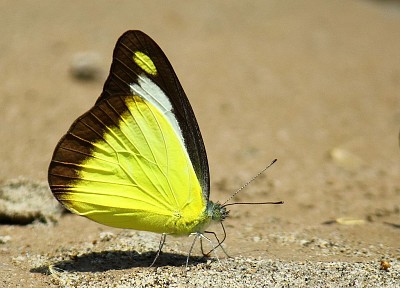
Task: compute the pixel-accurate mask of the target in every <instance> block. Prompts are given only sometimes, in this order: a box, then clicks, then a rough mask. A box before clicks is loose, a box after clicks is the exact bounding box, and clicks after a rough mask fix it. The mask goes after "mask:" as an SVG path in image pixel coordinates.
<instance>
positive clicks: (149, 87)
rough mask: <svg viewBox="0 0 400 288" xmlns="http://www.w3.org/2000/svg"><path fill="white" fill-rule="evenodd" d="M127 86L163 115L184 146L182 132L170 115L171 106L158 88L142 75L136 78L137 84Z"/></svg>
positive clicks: (173, 117)
mask: <svg viewBox="0 0 400 288" xmlns="http://www.w3.org/2000/svg"><path fill="white" fill-rule="evenodd" d="M129 86H130V88H131V91H132V93H133V94H134V95H138V96H140V97H142V98H144V99H145V100H147V101H148V102H150V103H151V104H153V105H154V107H156V108H157V109H158V110H159V111H160V112H161V113H162V114H164V115H165V117H166V118H167V119H168V121H169V122H170V123H171V125H172V127H173V128H174V130H175V133H176V134H177V135H178V138H179V139H180V140H181V142H182V145H184V143H185V141H184V140H183V135H182V130H181V128H180V127H179V125H178V121H177V120H176V118H175V115H174V113H172V104H171V102H170V101H169V99H168V97H167V95H165V93H164V92H163V91H162V90H161V89H160V87H158V86H157V85H156V84H155V83H154V82H153V81H151V79H149V78H148V77H146V76H145V75H144V74H142V75H139V76H138V84H136V83H132V84H130V85H129Z"/></svg>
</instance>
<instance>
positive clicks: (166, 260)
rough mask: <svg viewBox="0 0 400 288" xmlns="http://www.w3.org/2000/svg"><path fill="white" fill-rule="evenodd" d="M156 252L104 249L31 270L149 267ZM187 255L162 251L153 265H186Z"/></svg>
mask: <svg viewBox="0 0 400 288" xmlns="http://www.w3.org/2000/svg"><path fill="white" fill-rule="evenodd" d="M156 254H157V253H156V252H145V253H140V254H139V253H138V252H136V251H102V252H92V253H88V254H83V255H80V256H70V259H68V260H62V261H58V262H55V263H52V264H50V265H42V266H39V267H35V268H32V269H31V270H30V272H33V273H41V274H46V275H48V274H51V273H52V272H51V271H52V270H55V271H61V272H104V271H108V270H124V269H130V268H135V267H147V268H150V265H151V264H152V263H153V260H154V258H155V257H156ZM186 259H187V255H183V254H176V253H167V252H161V254H160V255H159V257H158V258H157V260H156V262H155V263H154V265H153V266H152V267H164V266H175V267H178V266H185V265H186ZM206 261H207V258H206V257H199V256H190V258H189V265H196V264H200V263H206Z"/></svg>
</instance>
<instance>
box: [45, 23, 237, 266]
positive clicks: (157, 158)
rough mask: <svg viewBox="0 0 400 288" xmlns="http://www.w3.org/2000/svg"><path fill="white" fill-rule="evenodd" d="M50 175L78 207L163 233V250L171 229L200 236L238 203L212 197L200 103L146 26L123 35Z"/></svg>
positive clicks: (99, 218) (71, 206) (97, 217)
mask: <svg viewBox="0 0 400 288" xmlns="http://www.w3.org/2000/svg"><path fill="white" fill-rule="evenodd" d="M48 180H49V185H50V188H51V190H52V192H53V194H54V196H55V197H56V198H57V200H58V201H60V202H61V203H62V204H63V205H64V206H65V207H66V208H67V209H68V210H70V211H71V212H73V213H76V214H78V215H82V216H85V217H87V218H89V219H91V220H93V221H96V222H98V223H101V224H105V225H108V226H112V227H118V228H128V229H135V230H144V231H151V232H156V233H162V235H163V236H162V238H161V242H160V249H159V251H158V253H157V256H158V255H159V253H160V251H161V248H162V245H163V244H164V242H165V236H166V235H178V236H179V235H189V234H192V233H195V234H196V236H197V237H199V236H200V235H202V234H203V233H204V232H205V229H206V228H207V227H208V226H209V225H210V223H211V222H213V221H215V222H220V223H221V224H222V221H223V220H224V219H225V218H226V217H227V216H228V211H227V209H226V206H227V205H230V204H227V205H222V204H219V203H213V202H211V201H209V194H210V176H209V168H208V161H207V155H206V150H205V147H204V143H203V140H202V137H201V133H200V130H199V126H198V124H197V121H196V118H195V115H194V113H193V110H192V107H191V106H190V103H189V100H188V99H187V97H186V95H185V92H184V91H183V88H182V86H181V85H180V83H179V80H178V78H177V76H176V74H175V72H174V70H173V68H172V66H171V64H170V63H169V61H168V59H167V57H166V56H165V54H164V53H163V51H162V50H161V48H160V47H159V46H158V45H157V44H156V43H155V42H154V41H153V40H152V39H151V38H150V37H149V36H147V35H146V34H144V33H143V32H141V31H128V32H126V33H124V34H123V35H122V36H121V37H120V38H119V40H118V42H117V44H116V47H115V49H114V54H113V61H112V65H111V70H110V74H109V76H108V78H107V80H106V82H105V84H104V88H103V92H102V93H101V95H100V97H99V98H98V99H97V101H96V103H95V105H94V106H93V107H92V108H91V109H90V110H89V111H88V112H86V113H85V114H83V115H82V116H81V117H79V118H78V119H77V120H76V121H75V122H74V123H73V124H72V126H71V127H70V129H69V130H68V132H67V134H66V135H64V137H63V138H62V139H61V140H60V141H59V143H58V145H57V147H56V148H55V151H54V154H53V158H52V160H51V163H50V167H49V171H48ZM197 237H196V238H197ZM196 238H195V240H196ZM217 239H218V238H217ZM224 239H225V236H224ZM224 239H223V240H224ZM223 240H222V241H221V242H220V241H219V240H218V242H219V244H218V246H220V244H221V243H222V242H223ZM193 244H194V242H193ZM193 244H192V247H193ZM157 256H156V259H157ZM189 256H190V252H189V255H188V259H189ZM156 259H154V261H155V260H156ZM188 259H187V262H188ZM187 262H186V263H187ZM153 263H154V262H153Z"/></svg>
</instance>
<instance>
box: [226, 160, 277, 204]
mask: <svg viewBox="0 0 400 288" xmlns="http://www.w3.org/2000/svg"><path fill="white" fill-rule="evenodd" d="M277 160H278V159H274V160H272V162H271V163H270V164H269V165H268V166H266V167H265V168H264V169H262V170H261V171H260V172H258V174H257V175H256V176H254V177H253V178H251V179H250V181H248V182H247V183H245V184H244V185H243V186H242V187H240V188H239V189H238V190H237V191H236V192H235V193H233V194H232V196H231V197H229V199H228V200H226V201H225V202H224V203H223V204H222V206H223V207H226V206H229V205H236V204H283V202H282V201H280V202H259V203H247V202H246V203H244V202H243V203H242V202H240V203H230V204H226V203H228V202H229V201H231V200H232V198H233V197H235V196H236V194H238V193H239V192H240V191H242V190H243V189H244V188H246V187H247V185H249V184H250V183H251V182H253V181H254V180H256V179H257V177H258V176H260V175H261V174H262V173H264V172H265V171H266V170H267V169H268V168H269V167H271V166H272V165H273V164H274V163H275V162H276V161H277Z"/></svg>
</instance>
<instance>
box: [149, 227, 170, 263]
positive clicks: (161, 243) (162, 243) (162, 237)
mask: <svg viewBox="0 0 400 288" xmlns="http://www.w3.org/2000/svg"><path fill="white" fill-rule="evenodd" d="M166 237H167V234H165V233H163V234H161V239H160V244H159V245H158V251H157V254H156V257H154V260H153V262H152V263H151V265H150V267H153V265H154V263H156V260H157V258H158V256H160V254H161V249H162V247H163V246H164V243H165V238H166Z"/></svg>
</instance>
